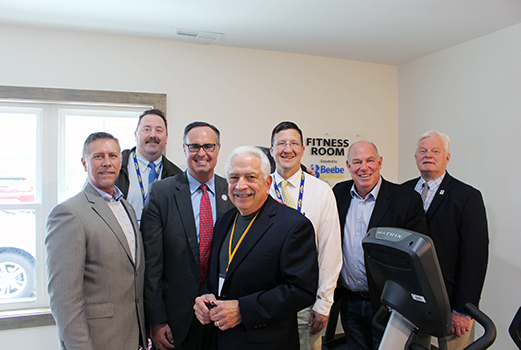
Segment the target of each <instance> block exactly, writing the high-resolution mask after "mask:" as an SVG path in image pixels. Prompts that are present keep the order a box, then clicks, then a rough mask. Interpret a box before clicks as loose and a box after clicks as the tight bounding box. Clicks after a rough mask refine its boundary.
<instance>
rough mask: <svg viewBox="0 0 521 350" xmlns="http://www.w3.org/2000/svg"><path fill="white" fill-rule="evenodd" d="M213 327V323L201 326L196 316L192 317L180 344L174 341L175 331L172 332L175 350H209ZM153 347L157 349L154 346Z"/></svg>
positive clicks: (211, 343) (211, 342)
mask: <svg viewBox="0 0 521 350" xmlns="http://www.w3.org/2000/svg"><path fill="white" fill-rule="evenodd" d="M213 328H215V326H214V325H213V323H210V324H207V325H206V326H203V325H202V324H201V322H199V320H198V319H197V317H195V316H194V317H192V324H191V325H190V329H189V330H188V333H187V334H186V338H185V340H184V341H183V343H182V344H177V343H176V342H175V333H174V334H173V336H174V343H175V350H211V349H212V345H213V340H214V333H213V331H214V330H213ZM154 349H155V350H157V348H156V347H154Z"/></svg>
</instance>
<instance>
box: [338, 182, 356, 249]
mask: <svg viewBox="0 0 521 350" xmlns="http://www.w3.org/2000/svg"><path fill="white" fill-rule="evenodd" d="M351 187H353V180H351V181H349V182H348V183H347V186H346V189H345V191H344V192H345V193H342V194H341V195H342V197H341V198H342V199H341V200H339V201H338V202H337V203H338V217H339V218H340V228H341V230H342V232H344V227H345V224H346V217H347V211H348V210H349V206H350V205H351V199H352V198H353V197H351ZM343 240H344V235H342V241H343Z"/></svg>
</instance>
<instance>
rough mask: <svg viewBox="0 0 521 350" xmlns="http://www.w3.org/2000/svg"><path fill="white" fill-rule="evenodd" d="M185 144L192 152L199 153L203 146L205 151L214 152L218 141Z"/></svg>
mask: <svg viewBox="0 0 521 350" xmlns="http://www.w3.org/2000/svg"><path fill="white" fill-rule="evenodd" d="M185 146H186V147H188V150H189V151H190V152H192V153H197V152H199V150H200V149H201V148H202V149H203V150H204V151H205V152H213V150H214V149H215V146H217V144H216V143H205V144H204V145H199V144H197V143H190V144H189V143H185Z"/></svg>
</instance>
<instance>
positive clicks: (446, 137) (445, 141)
mask: <svg viewBox="0 0 521 350" xmlns="http://www.w3.org/2000/svg"><path fill="white" fill-rule="evenodd" d="M434 136H438V137H441V139H442V140H443V147H444V148H445V153H447V154H449V153H450V138H449V135H447V134H445V133H442V132H439V131H438V130H434V129H433V130H429V131H427V132H424V133H423V134H421V135H420V137H418V140H417V141H416V149H415V151H414V152H416V151H417V150H418V146H419V144H420V142H421V141H422V140H423V139H426V138H427V137H434Z"/></svg>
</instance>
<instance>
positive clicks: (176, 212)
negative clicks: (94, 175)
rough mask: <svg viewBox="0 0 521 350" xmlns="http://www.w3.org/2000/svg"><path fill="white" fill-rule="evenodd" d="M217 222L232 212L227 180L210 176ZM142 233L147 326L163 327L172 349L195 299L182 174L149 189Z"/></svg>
mask: <svg viewBox="0 0 521 350" xmlns="http://www.w3.org/2000/svg"><path fill="white" fill-rule="evenodd" d="M215 191H216V193H215V200H216V204H217V207H216V209H217V217H219V216H220V215H221V214H223V213H224V212H226V211H227V210H229V209H231V208H233V204H232V202H231V201H230V200H229V199H228V197H227V192H228V186H227V184H226V180H225V179H223V178H222V177H220V176H217V175H216V176H215ZM141 230H142V231H141V232H142V234H143V242H144V245H145V292H144V297H145V315H146V323H147V324H149V325H150V324H156V323H163V322H168V324H169V326H170V329H171V330H172V333H173V336H174V344H175V345H179V344H181V343H183V341H184V340H185V337H186V334H187V332H188V330H189V328H190V324H191V321H192V317H194V310H193V305H194V301H195V298H196V297H197V296H198V295H199V278H200V270H199V244H198V242H197V232H196V226H195V220H194V214H193V210H192V201H191V196H190V186H189V184H188V179H187V177H186V172H184V173H182V174H179V175H176V176H174V177H169V178H167V179H164V180H161V181H157V182H154V183H153V184H152V185H151V186H150V191H149V195H148V197H147V200H146V203H145V207H144V210H143V216H142V218H141Z"/></svg>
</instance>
